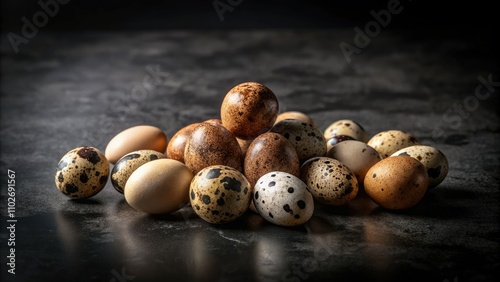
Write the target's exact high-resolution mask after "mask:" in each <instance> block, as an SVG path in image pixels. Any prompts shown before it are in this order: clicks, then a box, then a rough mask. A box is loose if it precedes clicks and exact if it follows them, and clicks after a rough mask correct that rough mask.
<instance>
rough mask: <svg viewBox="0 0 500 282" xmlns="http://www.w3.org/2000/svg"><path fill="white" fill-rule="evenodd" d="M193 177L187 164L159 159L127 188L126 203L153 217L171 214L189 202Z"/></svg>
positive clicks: (146, 166)
mask: <svg viewBox="0 0 500 282" xmlns="http://www.w3.org/2000/svg"><path fill="white" fill-rule="evenodd" d="M192 179H193V173H192V172H191V170H190V169H189V168H188V167H187V166H185V165H184V164H183V163H181V162H179V161H176V160H172V159H158V160H154V161H151V162H148V163H145V164H143V165H142V166H140V167H139V168H137V169H136V170H135V171H134V172H133V173H132V175H130V177H129V179H128V181H127V184H126V185H125V192H124V195H125V200H126V201H127V203H128V204H129V205H130V206H132V207H133V208H134V209H136V210H138V211H141V212H145V213H149V214H165V213H171V212H173V211H176V210H178V209H180V208H182V207H183V206H184V205H186V204H187V203H188V202H189V196H188V195H189V185H190V183H191V180H192Z"/></svg>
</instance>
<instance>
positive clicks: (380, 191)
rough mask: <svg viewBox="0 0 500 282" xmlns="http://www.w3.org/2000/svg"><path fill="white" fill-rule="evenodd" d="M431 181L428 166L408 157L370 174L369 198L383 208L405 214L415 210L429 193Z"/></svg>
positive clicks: (385, 161) (373, 169) (385, 163)
mask: <svg viewBox="0 0 500 282" xmlns="http://www.w3.org/2000/svg"><path fill="white" fill-rule="evenodd" d="M428 186H429V178H428V176H427V171H426V170H425V167H424V165H423V164H422V163H421V162H419V161H418V160H416V159H414V158H412V157H408V156H396V157H390V158H386V159H383V160H381V161H380V162H378V163H376V164H375V165H374V166H372V167H371V168H370V170H369V171H368V173H367V174H366V177H365V181H364V187H365V191H366V194H367V195H368V196H369V197H370V198H371V199H372V200H373V201H374V202H375V203H377V204H378V205H379V206H381V207H384V208H386V209H392V210H401V209H407V208H411V207H413V206H415V205H416V204H417V203H419V202H420V201H421V200H422V198H423V197H424V195H425V192H426V191H427V187H428Z"/></svg>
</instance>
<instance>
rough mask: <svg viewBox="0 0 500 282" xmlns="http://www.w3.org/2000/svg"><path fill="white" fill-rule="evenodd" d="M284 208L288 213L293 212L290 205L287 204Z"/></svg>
mask: <svg viewBox="0 0 500 282" xmlns="http://www.w3.org/2000/svg"><path fill="white" fill-rule="evenodd" d="M304 206H305V204H304ZM283 209H284V210H285V211H286V212H287V213H293V211H292V209H291V208H290V205H288V204H286V205H284V206H283Z"/></svg>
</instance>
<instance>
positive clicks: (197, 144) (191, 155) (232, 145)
mask: <svg viewBox="0 0 500 282" xmlns="http://www.w3.org/2000/svg"><path fill="white" fill-rule="evenodd" d="M242 160H243V156H242V154H241V148H240V145H239V144H238V141H237V140H236V138H235V137H234V136H233V134H231V132H229V131H228V130H227V129H226V128H225V127H224V126H222V125H221V124H218V123H208V122H203V123H201V124H199V125H198V126H196V127H195V128H194V129H193V132H192V133H191V135H190V136H189V137H188V139H187V141H186V148H185V151H184V162H185V164H186V166H187V167H189V168H190V169H191V170H192V171H193V173H194V174H196V173H198V172H199V171H200V170H202V169H204V168H205V167H208V166H212V165H226V166H230V167H233V168H235V169H237V170H239V171H242V170H243V167H242Z"/></svg>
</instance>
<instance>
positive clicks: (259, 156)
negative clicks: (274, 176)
mask: <svg viewBox="0 0 500 282" xmlns="http://www.w3.org/2000/svg"><path fill="white" fill-rule="evenodd" d="M271 171H283V172H287V173H290V174H293V175H295V176H297V177H298V176H299V174H300V164H299V157H298V155H297V152H296V151H295V148H294V147H293V146H292V144H290V142H288V140H287V139H286V138H285V137H284V136H283V135H281V134H278V133H274V132H267V133H264V134H261V135H260V136H258V137H257V138H255V140H253V142H252V144H250V147H248V150H247V154H246V156H245V161H244V174H245V176H246V177H247V179H248V181H249V182H250V184H251V185H252V187H253V186H254V185H255V183H256V182H257V180H258V179H259V178H260V177H261V176H262V175H264V174H266V173H268V172H271Z"/></svg>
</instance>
